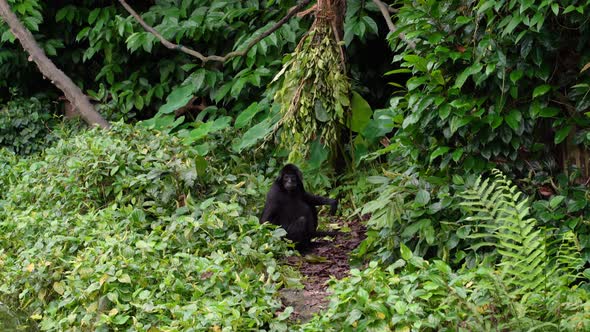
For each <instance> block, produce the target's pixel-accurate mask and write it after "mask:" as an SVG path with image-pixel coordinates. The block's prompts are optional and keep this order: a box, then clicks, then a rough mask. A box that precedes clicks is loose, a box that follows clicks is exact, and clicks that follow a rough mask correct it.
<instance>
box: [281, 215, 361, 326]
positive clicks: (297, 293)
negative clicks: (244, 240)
mask: <svg viewBox="0 0 590 332" xmlns="http://www.w3.org/2000/svg"><path fill="white" fill-rule="evenodd" d="M337 223H338V225H339V226H340V229H341V230H342V231H341V232H340V233H339V234H337V235H336V236H334V237H333V238H331V237H326V238H318V239H315V240H314V241H313V243H312V246H311V248H310V249H308V250H307V251H306V252H305V253H303V254H302V256H291V257H288V258H287V262H288V264H290V265H293V266H296V267H298V268H299V270H300V271H301V274H302V275H303V277H304V279H303V285H304V286H305V287H304V288H303V289H284V290H283V291H281V295H282V298H283V304H284V305H285V306H291V307H293V314H292V315H291V318H292V319H294V320H299V321H301V322H305V321H307V320H309V319H310V318H311V317H312V316H313V314H315V313H316V312H318V311H320V310H322V309H325V308H326V307H327V306H328V303H329V300H328V291H327V283H326V282H327V281H328V280H329V279H330V277H331V276H333V277H335V278H336V279H342V278H344V277H346V276H347V275H348V272H349V271H350V265H349V263H348V259H349V255H350V252H351V251H352V250H353V249H354V248H356V247H357V246H358V245H359V243H360V242H361V241H362V240H363V239H364V238H365V225H364V222H363V221H361V220H351V221H344V220H338V221H337Z"/></svg>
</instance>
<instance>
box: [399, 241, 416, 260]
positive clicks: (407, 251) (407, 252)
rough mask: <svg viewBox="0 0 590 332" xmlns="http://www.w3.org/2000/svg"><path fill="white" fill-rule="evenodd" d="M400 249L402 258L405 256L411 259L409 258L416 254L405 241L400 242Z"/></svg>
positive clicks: (405, 258) (406, 258)
mask: <svg viewBox="0 0 590 332" xmlns="http://www.w3.org/2000/svg"><path fill="white" fill-rule="evenodd" d="M399 249H400V254H401V256H402V258H403V259H404V260H405V261H409V260H410V259H411V258H412V256H414V255H413V254H412V251H411V250H410V248H408V247H407V246H406V245H405V244H403V243H400V244H399Z"/></svg>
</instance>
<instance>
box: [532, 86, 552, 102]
mask: <svg viewBox="0 0 590 332" xmlns="http://www.w3.org/2000/svg"><path fill="white" fill-rule="evenodd" d="M549 90H551V85H549V84H543V85H539V86H538V87H536V88H535V90H533V99H534V98H537V97H539V96H542V95H544V94H546V93H547V92H549Z"/></svg>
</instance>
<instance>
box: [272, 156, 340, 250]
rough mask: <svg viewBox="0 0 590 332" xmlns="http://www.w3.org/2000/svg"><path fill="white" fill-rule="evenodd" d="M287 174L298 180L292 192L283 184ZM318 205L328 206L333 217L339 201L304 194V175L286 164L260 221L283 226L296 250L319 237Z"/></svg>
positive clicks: (295, 167)
mask: <svg viewBox="0 0 590 332" xmlns="http://www.w3.org/2000/svg"><path fill="white" fill-rule="evenodd" d="M288 175H295V176H296V177H297V179H296V181H297V186H296V188H295V189H293V190H287V189H286V188H285V185H284V184H285V183H286V182H289V179H288V178H289V177H288ZM319 205H330V207H331V208H330V214H332V215H334V214H335V213H336V209H337V208H338V201H337V200H335V199H331V198H326V197H322V196H316V195H312V194H310V193H308V192H306V191H305V189H304V188H303V174H302V173H301V171H300V170H299V168H297V166H295V165H293V164H287V165H285V167H283V169H281V171H280V173H279V176H278V177H277V179H276V180H275V182H274V183H273V185H272V186H271V187H270V190H269V192H268V194H267V195H266V204H265V205H264V210H263V211H262V217H261V218H260V222H261V223H263V222H266V221H268V222H270V223H272V224H274V225H278V226H281V227H283V228H284V229H285V230H286V231H287V238H288V239H290V240H292V241H293V242H296V243H297V244H298V245H299V247H306V246H307V245H309V243H310V242H311V238H312V237H314V236H317V235H319V233H318V232H317V228H318V210H317V209H316V206H319Z"/></svg>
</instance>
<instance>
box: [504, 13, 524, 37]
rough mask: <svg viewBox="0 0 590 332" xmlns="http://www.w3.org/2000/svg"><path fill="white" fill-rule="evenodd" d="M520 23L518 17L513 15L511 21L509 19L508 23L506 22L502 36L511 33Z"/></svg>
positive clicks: (520, 19) (520, 20)
mask: <svg viewBox="0 0 590 332" xmlns="http://www.w3.org/2000/svg"><path fill="white" fill-rule="evenodd" d="M520 22H522V18H521V17H520V16H519V15H516V14H515V15H513V16H512V19H510V22H508V25H507V26H506V29H504V31H503V32H502V36H505V35H507V34H510V33H512V31H514V29H515V28H516V27H517V26H518V25H519V24H520Z"/></svg>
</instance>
